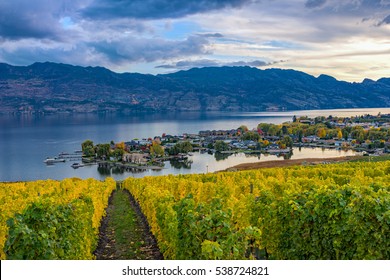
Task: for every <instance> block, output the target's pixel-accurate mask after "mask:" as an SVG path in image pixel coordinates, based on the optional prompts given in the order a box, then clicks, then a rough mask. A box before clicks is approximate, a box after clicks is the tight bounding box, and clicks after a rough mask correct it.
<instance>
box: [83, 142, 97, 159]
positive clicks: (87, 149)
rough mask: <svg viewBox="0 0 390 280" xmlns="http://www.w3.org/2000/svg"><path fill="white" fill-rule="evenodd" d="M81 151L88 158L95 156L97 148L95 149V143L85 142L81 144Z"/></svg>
mask: <svg viewBox="0 0 390 280" xmlns="http://www.w3.org/2000/svg"><path fill="white" fill-rule="evenodd" d="M81 150H82V151H83V154H84V155H85V156H86V157H92V156H95V147H94V145H93V142H92V141H91V140H85V141H84V142H83V143H82V144H81Z"/></svg>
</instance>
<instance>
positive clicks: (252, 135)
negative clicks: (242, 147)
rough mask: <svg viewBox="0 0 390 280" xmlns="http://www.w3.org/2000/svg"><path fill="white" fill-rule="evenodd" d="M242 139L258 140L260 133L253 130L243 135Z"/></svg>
mask: <svg viewBox="0 0 390 280" xmlns="http://www.w3.org/2000/svg"><path fill="white" fill-rule="evenodd" d="M241 139H242V140H252V141H258V140H259V139H260V135H259V134H258V133H256V132H253V131H248V132H245V133H244V135H242V137H241Z"/></svg>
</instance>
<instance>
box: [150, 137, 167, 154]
mask: <svg viewBox="0 0 390 280" xmlns="http://www.w3.org/2000/svg"><path fill="white" fill-rule="evenodd" d="M150 154H151V155H152V156H160V157H162V156H163V155H164V148H163V147H162V146H161V145H160V144H159V143H157V141H153V143H152V146H150Z"/></svg>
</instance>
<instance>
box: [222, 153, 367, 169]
mask: <svg viewBox="0 0 390 280" xmlns="http://www.w3.org/2000/svg"><path fill="white" fill-rule="evenodd" d="M363 158H365V157H364V156H360V155H358V156H343V157H332V158H302V159H288V160H271V161H264V162H253V163H241V164H238V165H235V166H232V167H229V168H227V169H224V170H221V171H219V172H231V171H243V170H254V169H260V168H273V167H290V166H296V165H304V166H307V165H317V164H331V163H339V162H348V161H351V160H358V159H363Z"/></svg>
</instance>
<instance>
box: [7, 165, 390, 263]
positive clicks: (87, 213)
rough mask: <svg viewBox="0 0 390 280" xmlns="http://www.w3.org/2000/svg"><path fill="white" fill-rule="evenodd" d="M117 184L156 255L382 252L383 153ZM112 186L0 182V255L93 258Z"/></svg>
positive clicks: (385, 225) (388, 173)
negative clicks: (375, 157)
mask: <svg viewBox="0 0 390 280" xmlns="http://www.w3.org/2000/svg"><path fill="white" fill-rule="evenodd" d="M121 185H122V188H123V189H127V190H128V191H129V192H130V193H131V195H132V196H133V197H134V198H135V200H136V201H137V202H138V204H139V206H140V208H141V210H142V212H143V213H144V215H145V216H146V218H147V220H148V222H149V225H150V228H151V232H152V233H153V235H154V236H155V238H156V240H157V243H158V246H159V248H160V251H161V253H162V254H163V255H164V258H165V259H224V260H228V259H390V250H389V248H390V161H384V162H375V163H372V162H371V163H369V162H365V163H363V162H354V163H343V164H328V165H316V166H305V167H303V166H295V167H289V168H269V169H262V170H253V171H241V172H221V173H216V174H194V175H184V176H183V175H180V176H172V175H169V176H160V177H144V178H141V179H134V178H128V179H126V180H125V181H123V182H122V184H121ZM115 186H116V183H115V181H114V180H112V179H107V180H106V181H105V182H100V181H96V180H93V179H88V180H79V179H65V180H63V181H52V180H46V181H35V182H26V183H0V246H1V247H0V249H1V251H0V254H1V256H0V257H1V259H94V255H93V251H94V250H95V248H96V245H97V239H98V230H99V225H100V223H101V220H102V217H103V216H104V215H105V209H106V207H107V205H108V198H109V196H110V194H111V193H112V192H113V190H114V189H115ZM129 241H130V240H129Z"/></svg>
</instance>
